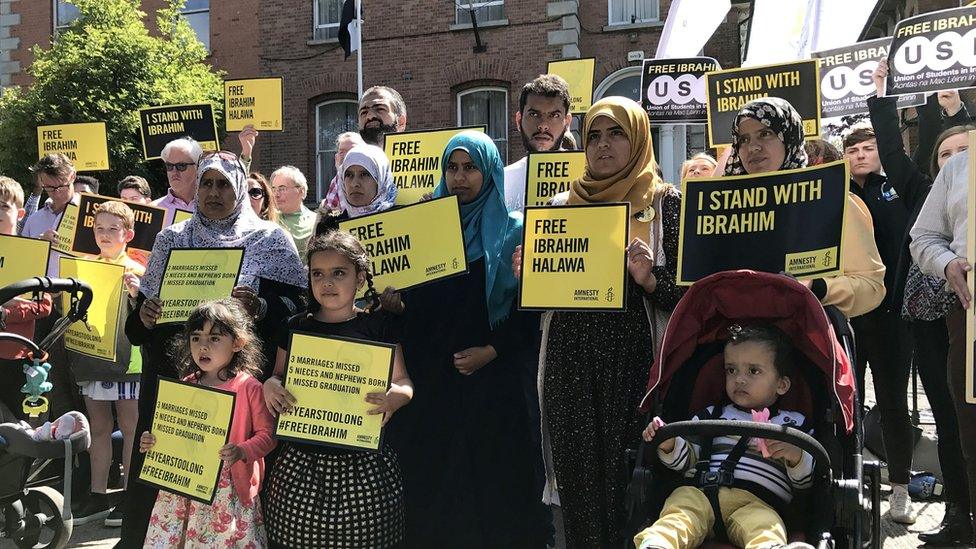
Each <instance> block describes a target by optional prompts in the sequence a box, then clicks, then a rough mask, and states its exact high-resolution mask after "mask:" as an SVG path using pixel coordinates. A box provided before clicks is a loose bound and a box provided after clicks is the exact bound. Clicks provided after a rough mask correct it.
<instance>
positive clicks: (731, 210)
mask: <svg viewBox="0 0 976 549" xmlns="http://www.w3.org/2000/svg"><path fill="white" fill-rule="evenodd" d="M848 178H849V175H848V169H847V162H845V161H843V160H840V161H837V162H831V163H829V164H822V165H820V166H814V167H810V168H800V169H796V170H784V171H780V172H770V173H766V174H759V175H740V176H734V177H709V178H703V179H685V180H683V181H682V182H681V196H682V200H681V225H680V230H679V237H678V280H677V283H678V284H679V285H685V286H688V285H691V284H692V283H694V282H695V281H697V280H700V279H702V278H705V277H706V276H708V275H711V274H714V273H717V272H720V271H732V270H736V269H752V270H755V271H764V272H770V273H780V272H784V271H785V272H787V273H789V274H791V275H793V276H795V277H797V278H800V279H808V278H823V277H827V276H835V275H838V274H840V273H841V270H842V269H841V258H842V250H841V245H842V243H843V234H844V212H845V211H846V209H847V182H848Z"/></svg>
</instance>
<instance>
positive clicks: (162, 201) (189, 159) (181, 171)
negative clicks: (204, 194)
mask: <svg viewBox="0 0 976 549" xmlns="http://www.w3.org/2000/svg"><path fill="white" fill-rule="evenodd" d="M201 154H203V149H202V148H201V147H200V144H199V143H197V142H196V141H195V140H194V139H193V138H191V137H184V138H181V139H176V140H174V141H170V142H169V143H167V144H166V146H165V147H163V152H162V153H161V154H160V156H161V157H162V158H163V164H164V165H165V166H166V179H167V180H168V181H169V189H168V190H167V191H166V196H163V197H161V198H159V199H158V200H156V201H154V202H153V205H154V206H159V207H160V208H166V220H165V222H164V223H165V225H169V224H170V223H172V221H173V216H174V215H175V214H176V210H187V211H191V212H192V211H196V207H197V203H196V195H197V161H198V160H200V155H201Z"/></svg>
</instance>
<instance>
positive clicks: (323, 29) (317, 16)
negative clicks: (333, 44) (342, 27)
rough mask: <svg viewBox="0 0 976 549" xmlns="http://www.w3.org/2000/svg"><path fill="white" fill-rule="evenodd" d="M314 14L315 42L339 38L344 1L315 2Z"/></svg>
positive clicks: (324, 0)
mask: <svg viewBox="0 0 976 549" xmlns="http://www.w3.org/2000/svg"><path fill="white" fill-rule="evenodd" d="M313 1H314V4H313V9H312V11H313V12H314V13H313V14H312V17H313V20H314V21H315V27H314V29H313V36H312V39H313V40H334V39H336V38H339V18H340V17H341V16H342V0H313Z"/></svg>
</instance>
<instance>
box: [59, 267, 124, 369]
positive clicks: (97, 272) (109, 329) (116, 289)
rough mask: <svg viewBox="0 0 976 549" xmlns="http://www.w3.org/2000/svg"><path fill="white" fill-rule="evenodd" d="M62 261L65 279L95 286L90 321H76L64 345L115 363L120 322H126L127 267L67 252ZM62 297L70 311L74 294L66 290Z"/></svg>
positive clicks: (64, 306) (72, 349)
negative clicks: (69, 254)
mask: <svg viewBox="0 0 976 549" xmlns="http://www.w3.org/2000/svg"><path fill="white" fill-rule="evenodd" d="M58 261H59V269H60V270H59V272H60V274H61V278H74V279H78V280H83V281H85V282H87V283H88V284H89V285H90V286H91V288H92V302H91V305H90V306H89V307H88V317H87V321H86V322H76V323H74V324H72V325H71V326H70V327H69V328H68V331H67V332H65V334H64V347H65V348H66V349H68V350H69V351H74V352H76V353H81V354H83V355H88V356H93V357H95V358H100V359H102V360H107V361H110V362H114V361H115V359H116V346H117V344H118V335H119V323H120V322H125V320H124V319H125V316H124V315H125V313H126V309H125V304H126V302H125V301H124V300H123V298H124V296H125V291H124V290H123V289H122V275H124V274H125V267H124V266H122V265H116V264H114V263H106V262H104V261H91V260H88V259H79V258H76V257H68V256H64V255H63V256H61V257H60V258H59V260H58ZM61 299H62V310H63V311H67V310H68V309H69V308H70V307H71V303H70V299H71V296H70V295H68V294H67V293H64V294H61ZM135 352H138V351H135Z"/></svg>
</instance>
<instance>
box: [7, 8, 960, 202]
mask: <svg viewBox="0 0 976 549" xmlns="http://www.w3.org/2000/svg"><path fill="white" fill-rule="evenodd" d="M163 3H164V0H143V2H142V5H143V9H144V11H146V12H147V13H149V14H150V17H148V18H147V21H148V22H149V24H151V22H152V21H153V20H154V17H152V15H153V14H154V13H155V11H156V9H158V8H159V7H160V6H161V5H162V4H163ZM341 4H342V2H341V0H234V1H233V2H231V1H226V0H225V1H210V0H187V2H186V5H185V7H184V10H183V12H184V16H185V17H186V18H187V19H188V20H189V21H190V23H191V24H192V25H193V27H194V29H195V30H196V31H197V34H198V37H199V38H200V39H201V40H202V41H203V42H204V44H206V45H207V46H208V48H209V50H210V52H211V56H210V61H211V63H212V64H213V65H214V66H215V67H216V68H218V69H221V70H224V71H226V73H227V76H228V78H248V77H256V76H282V77H284V86H285V89H284V102H285V104H284V112H285V131H284V132H280V133H268V132H266V133H264V134H262V135H261V137H260V138H259V141H258V146H257V147H256V151H255V167H256V168H258V169H260V170H262V171H264V172H266V173H267V172H269V171H270V170H272V169H274V167H275V166H277V165H282V164H293V165H295V166H298V167H299V168H300V169H301V170H302V171H304V172H305V173H306V174H307V175H308V179H309V182H310V184H311V183H313V182H315V183H316V185H315V191H314V192H310V193H309V194H310V196H309V198H310V199H312V198H313V197H319V196H321V195H322V194H323V186H324V184H325V183H326V182H328V181H329V180H330V179H331V177H332V175H333V174H334V170H335V168H334V166H333V160H332V156H333V152H334V147H335V145H334V139H335V136H336V135H338V134H339V133H341V132H343V131H347V130H351V129H354V128H355V126H356V122H355V116H356V94H357V90H356V55H357V54H355V53H354V54H353V55H352V56H351V57H350V58H349V59H343V57H344V56H343V51H342V49H341V48H340V47H339V45H338V41H337V39H336V37H337V35H338V22H339V13H340V10H341ZM670 4H671V0H606V1H602V0H586V1H585V2H584V1H581V0H560V1H552V0H478V1H474V0H471V1H470V2H469V1H468V0H413V1H408V2H404V1H401V0H363V50H364V51H363V72H364V77H363V81H364V86H365V87H369V86H371V85H375V84H384V85H389V86H392V87H394V88H396V89H397V90H398V91H400V93H401V94H403V97H404V99H405V100H406V103H407V115H408V122H407V125H408V128H409V129H429V128H440V127H449V126H455V125H469V124H485V125H487V127H488V133H489V134H490V135H491V136H492V138H494V139H495V141H496V143H497V144H498V146H499V149H500V151H501V153H502V157H503V158H505V159H507V160H508V161H513V160H515V159H518V158H520V157H521V156H522V155H523V154H524V148H523V145H522V142H521V139H520V137H519V135H518V132H517V131H516V129H515V125H514V121H513V118H514V112H515V111H516V109H517V108H518V91H519V89H520V87H521V86H522V84H523V83H524V82H525V81H527V80H529V79H531V78H533V77H535V76H536V75H538V74H540V73H542V72H544V71H545V70H546V64H547V62H548V61H551V60H556V59H562V58H574V57H595V58H596V60H597V62H596V74H595V79H594V86H595V93H594V97H595V98H597V99H598V98H600V97H603V96H606V95H625V96H629V97H632V98H635V99H636V98H637V97H638V96H639V92H638V88H639V82H640V60H639V59H640V57H641V56H647V57H651V56H653V55H654V52H655V49H656V47H657V42H658V40H659V38H660V35H661V31H662V29H663V26H664V23H663V20H664V18H665V17H666V15H667V12H668V8H669V7H670ZM920 4H921V5H920ZM950 5H954V3H953V2H952V1H951V0H897V1H892V0H881V1H880V2H879V6H878V8H877V9H876V13H875V15H874V17H873V18H872V23H871V25H874V26H871V25H869V27H868V28H866V30H865V34H871V35H875V36H876V35H879V33H881V32H883V30H881V29H885V28H886V27H887V26H888V25H889V24H890V23H889V20H890V19H892V18H893V17H895V16H897V17H903V16H907V15H911V14H913V13H918V11H927V10H930V9H935V8H940V7H948V6H950ZM470 8H474V10H475V11H474V13H475V15H476V17H477V24H478V33H477V34H476V33H475V31H474V29H473V28H472V24H471V13H470ZM76 13H77V12H76V10H75V9H74V8H73V6H71V5H70V3H68V2H67V1H66V0H0V86H9V85H23V84H26V83H28V82H29V76H28V75H27V74H26V72H25V69H26V67H28V66H29V64H30V62H31V52H30V47H31V46H32V45H34V44H40V45H41V46H42V47H43V46H46V45H48V44H49V43H50V40H51V37H52V36H56V33H57V29H58V28H60V27H62V26H64V25H66V24H67V23H68V22H70V20H71V19H72V17H74V16H75V15H76ZM748 16H749V2H748V1H745V0H734V1H733V8H732V10H731V11H730V12H729V14H728V16H727V17H726V20H725V22H724V23H723V24H722V25H721V26H720V27H719V29H718V30H717V31H716V32H715V34H714V35H713V36H712V38H711V40H710V41H709V42H708V43H707V44H706V46H705V48H704V52H703V53H704V54H705V55H709V56H712V57H715V58H716V59H718V61H719V62H720V63H721V65H722V66H723V67H726V68H728V67H735V66H738V65H739V61H740V59H741V53H742V52H741V50H742V42H743V41H744V32H745V30H744V29H745V24H746V22H747V21H748ZM479 43H480V45H481V46H483V47H484V48H483V50H484V51H482V52H480V53H479V52H476V51H475V46H476V45H479ZM479 49H480V48H479ZM653 136H654V140H655V148H656V150H657V153H658V161H659V162H660V164H661V165H662V169H663V171H664V173H665V174H666V177H667V178H668V179H669V180H671V181H675V180H676V179H677V177H676V173H677V169H678V167H679V166H680V164H681V162H682V161H683V160H684V159H685V158H687V156H688V155H689V154H690V153H691V152H694V151H697V150H701V149H703V148H704V146H705V137H704V130H703V126H659V127H658V126H655V127H654V128H653ZM233 141H235V140H234V139H233V138H231V139H230V141H229V142H228V143H227V145H229V146H231V147H235V146H236V145H235V144H234V143H233Z"/></svg>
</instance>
